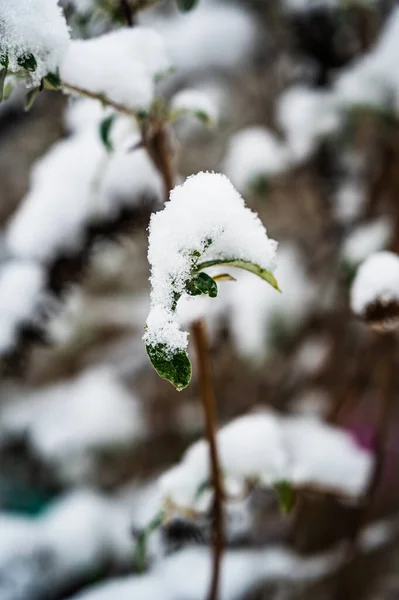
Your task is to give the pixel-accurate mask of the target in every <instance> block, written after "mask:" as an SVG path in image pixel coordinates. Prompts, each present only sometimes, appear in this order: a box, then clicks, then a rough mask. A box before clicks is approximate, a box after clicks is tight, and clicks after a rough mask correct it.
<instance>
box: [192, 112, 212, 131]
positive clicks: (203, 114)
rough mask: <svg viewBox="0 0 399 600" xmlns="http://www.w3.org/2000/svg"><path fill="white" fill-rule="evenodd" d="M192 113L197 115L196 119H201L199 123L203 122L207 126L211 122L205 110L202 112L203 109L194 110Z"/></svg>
mask: <svg viewBox="0 0 399 600" xmlns="http://www.w3.org/2000/svg"><path fill="white" fill-rule="evenodd" d="M194 115H195V116H196V117H197V119H198V120H199V121H201V123H203V124H204V125H206V126H207V127H209V126H210V125H212V124H213V120H212V118H211V117H210V116H209V115H208V114H207V113H206V112H204V111H203V110H196V111H195V112H194Z"/></svg>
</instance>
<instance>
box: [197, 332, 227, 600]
mask: <svg viewBox="0 0 399 600" xmlns="http://www.w3.org/2000/svg"><path fill="white" fill-rule="evenodd" d="M192 330H193V338H194V344H195V347H196V352H197V359H198V369H199V377H200V385H201V400H202V408H203V411H204V418H205V433H206V438H207V440H208V445H209V460H210V467H211V475H212V485H213V489H214V494H215V498H214V505H213V517H214V519H213V522H212V527H213V531H212V538H213V539H212V542H213V564H212V579H211V585H210V588H209V593H208V600H217V598H218V589H219V580H220V567H221V561H222V555H223V548H224V537H225V536H224V521H223V486H222V478H221V469H220V462H219V456H218V448H217V444H216V409H215V407H216V402H215V394H214V389H213V382H212V371H211V365H210V360H209V348H208V342H207V335H206V329H205V324H204V322H203V321H195V322H194V324H193V329H192Z"/></svg>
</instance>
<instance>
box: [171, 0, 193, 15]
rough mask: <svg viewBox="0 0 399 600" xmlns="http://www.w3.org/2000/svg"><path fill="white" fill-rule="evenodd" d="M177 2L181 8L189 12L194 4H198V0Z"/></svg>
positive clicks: (178, 0) (179, 0) (180, 0)
mask: <svg viewBox="0 0 399 600" xmlns="http://www.w3.org/2000/svg"><path fill="white" fill-rule="evenodd" d="M176 2H177V6H178V7H179V9H180V10H181V11H183V12H187V11H189V10H191V9H192V8H194V6H195V5H196V4H197V2H198V0H176Z"/></svg>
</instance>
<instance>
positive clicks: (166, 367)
mask: <svg viewBox="0 0 399 600" xmlns="http://www.w3.org/2000/svg"><path fill="white" fill-rule="evenodd" d="M146 349H147V354H148V356H149V358H150V361H151V364H152V366H153V367H154V369H155V370H156V372H157V373H158V375H159V376H160V377H162V379H166V380H167V381H169V382H170V383H171V384H172V385H174V387H175V388H176V389H177V390H178V391H179V392H180V391H181V390H183V389H184V388H185V387H187V386H188V384H189V383H190V380H191V371H192V369H191V362H190V359H189V358H188V354H187V352H186V351H185V350H177V351H176V352H175V353H173V354H171V353H170V350H169V349H168V347H167V346H166V344H156V345H155V346H154V345H151V344H147V346H146Z"/></svg>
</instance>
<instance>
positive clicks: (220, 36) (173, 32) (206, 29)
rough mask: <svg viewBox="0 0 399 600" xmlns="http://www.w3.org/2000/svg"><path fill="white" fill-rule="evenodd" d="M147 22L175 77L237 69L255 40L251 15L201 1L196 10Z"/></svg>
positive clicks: (250, 51) (232, 7) (255, 28)
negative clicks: (156, 36)
mask: <svg viewBox="0 0 399 600" xmlns="http://www.w3.org/2000/svg"><path fill="white" fill-rule="evenodd" d="M143 19H145V16H144V17H143ZM148 23H149V25H150V26H152V27H154V29H156V31H157V32H158V33H159V35H160V36H161V37H162V39H163V41H164V44H165V48H166V52H167V55H168V56H169V58H170V61H171V64H172V65H173V67H174V68H175V69H176V76H177V77H185V76H188V77H193V75H195V73H196V72H204V71H206V70H227V71H230V70H236V69H237V67H240V66H241V65H243V64H244V63H245V62H246V61H247V60H248V58H249V56H250V55H251V53H252V51H253V49H254V46H255V42H256V37H257V27H256V25H255V23H254V21H253V19H252V17H251V15H250V14H249V12H248V11H247V10H245V9H243V8H239V7H238V6H229V5H213V6H210V5H208V4H207V3H203V2H200V3H199V4H198V7H196V9H195V10H192V11H189V12H187V13H181V12H179V13H176V14H174V15H173V16H172V17H167V18H159V17H154V16H152V15H151V18H149V20H148ZM220 23H223V27H220Z"/></svg>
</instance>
